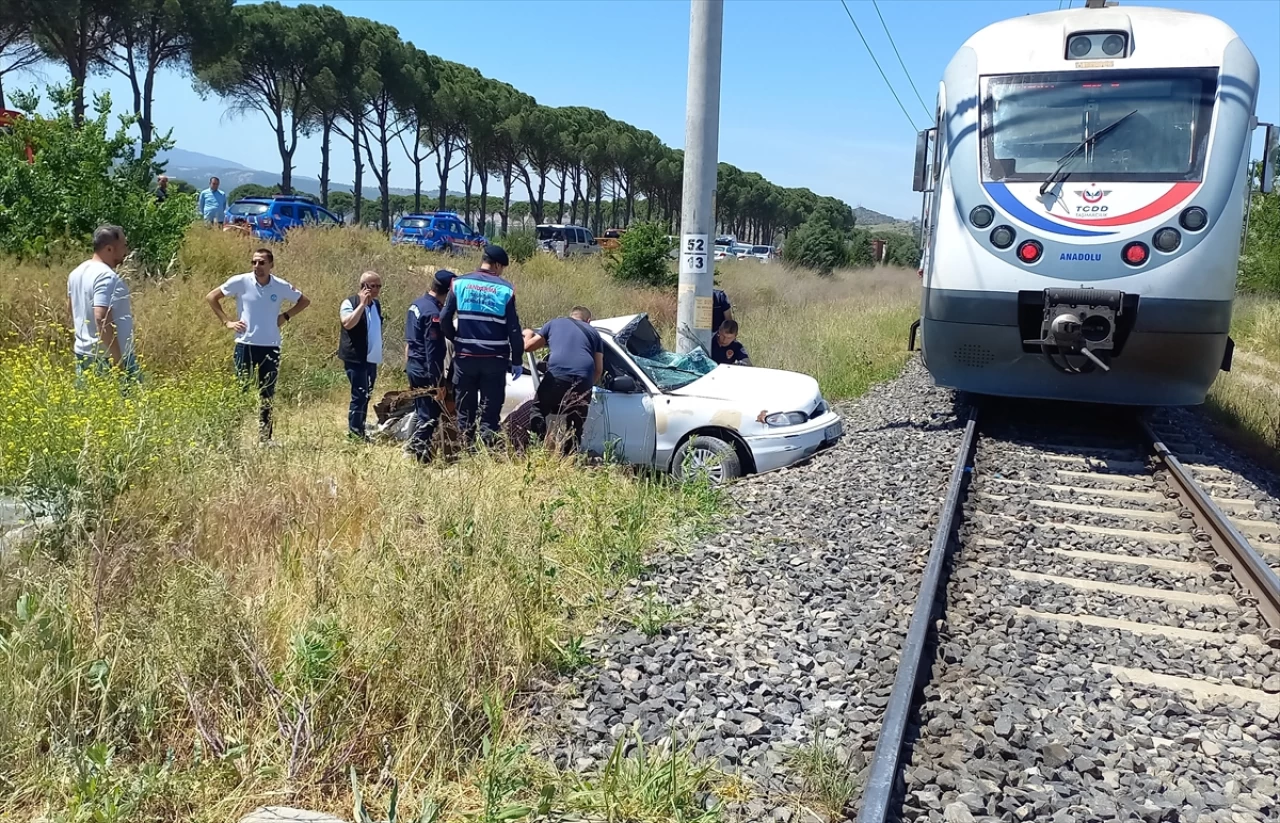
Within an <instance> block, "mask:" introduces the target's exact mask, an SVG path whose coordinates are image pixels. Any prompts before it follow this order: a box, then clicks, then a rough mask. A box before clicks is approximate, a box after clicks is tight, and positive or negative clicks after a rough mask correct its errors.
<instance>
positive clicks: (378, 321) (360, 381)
mask: <svg viewBox="0 0 1280 823" xmlns="http://www.w3.org/2000/svg"><path fill="white" fill-rule="evenodd" d="M381 294H382V277H381V275H379V274H378V273H377V272H376V271H367V272H365V273H364V274H362V275H360V291H359V293H357V294H353V295H351V296H350V297H348V298H347V299H346V300H344V301H342V308H341V309H340V310H339V311H338V319H339V320H340V321H341V323H342V326H341V328H340V329H339V331H338V359H339V360H341V361H342V367H343V369H345V370H346V372H347V380H349V381H351V405H350V407H349V408H348V409H347V434H348V436H350V437H351V438H353V439H355V440H368V439H369V436H368V435H367V434H365V430H364V423H365V418H367V417H368V416H369V398H371V397H372V396H373V385H374V383H376V382H377V380H378V364H379V363H381V362H382V302H381V301H380V300H379V299H378V297H379V295H381Z"/></svg>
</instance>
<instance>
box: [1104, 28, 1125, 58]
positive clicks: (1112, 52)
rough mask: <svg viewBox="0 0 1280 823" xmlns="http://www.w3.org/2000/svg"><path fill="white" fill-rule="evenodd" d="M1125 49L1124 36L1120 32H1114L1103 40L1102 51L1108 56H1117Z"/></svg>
mask: <svg viewBox="0 0 1280 823" xmlns="http://www.w3.org/2000/svg"><path fill="white" fill-rule="evenodd" d="M1122 51H1124V38H1123V37H1121V36H1120V35H1118V34H1113V35H1110V36H1109V37H1107V39H1106V40H1103V41H1102V53H1103V54H1105V55H1107V56H1108V57H1115V56H1116V55H1117V54H1119V53H1120V52H1122Z"/></svg>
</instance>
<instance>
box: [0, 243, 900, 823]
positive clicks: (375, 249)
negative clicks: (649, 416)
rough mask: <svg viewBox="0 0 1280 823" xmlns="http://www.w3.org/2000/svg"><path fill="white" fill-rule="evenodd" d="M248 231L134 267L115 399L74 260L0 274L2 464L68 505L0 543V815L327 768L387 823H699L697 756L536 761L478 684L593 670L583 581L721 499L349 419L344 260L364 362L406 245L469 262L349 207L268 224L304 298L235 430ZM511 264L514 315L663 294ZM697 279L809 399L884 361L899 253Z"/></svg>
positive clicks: (128, 808)
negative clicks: (87, 373)
mask: <svg viewBox="0 0 1280 823" xmlns="http://www.w3.org/2000/svg"><path fill="white" fill-rule="evenodd" d="M255 245H256V244H255V243H252V242H250V241H248V240H244V239H241V238H236V237H232V236H230V235H226V234H221V233H217V232H213V231H209V230H206V229H204V228H203V227H196V228H194V229H193V230H192V231H191V233H190V235H189V237H188V239H187V242H186V244H185V245H184V247H183V249H182V252H181V255H180V260H179V266H178V267H177V271H178V274H177V275H175V276H174V277H172V278H170V279H167V280H164V281H160V282H146V283H142V282H137V281H134V282H133V283H132V285H133V289H134V306H135V316H136V319H137V327H138V343H139V348H140V352H141V356H142V358H143V360H144V363H145V368H146V370H147V374H148V376H149V380H148V382H147V383H146V384H145V385H144V386H143V387H141V388H138V389H134V390H132V391H131V393H130V394H128V395H125V396H123V397H122V396H120V395H118V394H116V393H115V392H114V390H112V391H107V389H109V388H110V387H97V388H95V389H94V391H96V392H97V394H92V393H90V394H85V393H77V392H76V391H75V390H74V388H73V383H72V381H71V377H70V371H69V369H70V363H69V360H70V358H69V353H68V350H69V347H70V341H69V337H68V332H67V329H66V318H65V316H64V311H65V309H64V300H65V294H64V287H63V285H62V284H63V282H64V281H65V277H66V272H68V271H69V270H70V269H71V268H72V267H73V266H74V265H75V263H76V262H78V261H76V260H66V261H60V262H58V263H57V264H56V265H34V264H30V263H23V264H16V263H11V264H8V265H6V266H5V267H3V269H2V270H0V311H3V312H4V314H5V317H6V318H7V319H8V320H9V321H10V322H9V324H8V326H9V333H8V334H7V336H6V337H4V339H2V340H0V353H3V356H4V357H6V358H7V359H6V361H5V362H6V363H7V364H9V365H8V366H6V369H5V373H4V378H3V383H2V384H0V388H2V389H3V392H4V398H5V401H6V404H7V411H6V414H7V415H8V416H7V417H5V418H4V421H3V425H4V426H6V427H7V428H5V429H4V431H5V432H7V436H6V439H7V440H8V441H11V442H9V443H8V445H7V447H6V451H5V452H4V454H5V461H6V462H5V463H4V464H3V472H0V475H2V476H0V487H3V491H5V492H14V491H19V492H21V491H23V490H27V491H30V490H31V489H42V490H44V491H45V492H48V491H49V490H50V489H54V490H61V491H62V492H65V497H63V498H59V499H61V500H65V503H66V506H65V508H66V512H65V513H66V514H67V517H66V519H65V521H64V525H63V527H62V528H59V529H55V530H51V531H48V532H46V533H45V534H44V536H43V537H42V538H41V539H40V540H39V541H37V542H35V543H32V544H28V545H26V546H24V547H23V548H22V549H21V550H20V551H19V552H17V553H16V554H14V555H12V556H10V557H7V558H6V560H5V562H3V563H0V706H3V707H4V709H3V710H2V711H0V808H3V809H5V812H4V814H3V815H0V817H4V816H8V815H13V816H16V818H17V819H32V818H35V817H38V816H41V815H44V816H46V817H47V818H48V819H49V820H50V821H57V822H58V823H62V822H63V821H66V822H67V823H79V822H80V821H94V822H95V823H98V822H99V821H152V820H154V821H169V820H184V821H199V822H203V821H209V823H213V821H219V823H221V821H226V820H234V819H236V818H237V817H238V816H239V815H240V814H242V813H243V812H245V811H246V810H248V809H249V808H252V807H254V806H257V805H263V804H269V803H270V804H280V803H289V804H293V805H302V806H311V807H313V808H319V809H323V810H327V811H332V812H336V813H338V814H345V813H347V812H350V811H351V810H352V809H353V807H354V806H353V800H354V798H353V795H354V793H355V792H356V791H357V788H356V787H359V789H358V790H359V791H360V793H361V795H362V798H361V799H362V800H363V801H364V802H365V803H366V805H367V808H368V809H371V810H372V809H375V808H376V810H377V812H376V814H377V815H379V816H385V815H389V800H390V791H391V786H392V783H391V777H392V776H393V777H394V779H395V783H394V785H395V787H396V788H395V792H396V800H397V803H398V807H399V809H400V812H401V814H400V816H401V817H402V818H403V819H410V818H411V817H417V816H418V815H419V814H420V813H421V812H422V811H423V810H424V809H426V810H430V809H431V808H432V806H431V804H433V803H434V804H436V805H437V806H438V808H439V819H440V820H494V819H499V818H502V817H503V816H504V814H505V813H510V814H514V812H513V811H512V810H513V809H528V810H530V811H529V815H536V814H537V809H538V807H539V806H546V804H548V803H551V804H552V806H554V808H556V809H559V810H561V811H562V812H566V811H572V812H574V813H578V814H583V815H587V816H589V817H590V816H594V818H593V819H608V820H619V821H621V820H635V821H654V823H656V822H657V821H665V820H689V821H713V820H715V819H717V817H718V814H719V813H718V812H717V811H715V810H712V811H708V810H707V808H706V797H707V792H709V791H711V790H712V789H713V788H714V784H715V782H716V780H717V778H716V777H715V776H714V775H712V774H711V773H710V772H708V771H707V769H706V766H705V765H704V764H699V763H697V762H695V760H694V759H693V758H692V756H691V754H690V752H689V751H688V750H687V749H683V748H672V747H665V748H664V747H655V746H652V745H648V744H643V743H641V742H638V741H633V740H630V739H628V740H627V741H625V742H622V743H620V744H619V748H618V749H617V750H616V751H615V752H614V753H613V756H612V757H611V758H610V760H609V762H608V764H607V766H606V767H605V768H604V769H603V770H601V771H600V772H599V773H596V774H592V775H585V776H571V775H560V774H556V773H554V771H552V770H550V769H549V767H548V765H547V764H546V763H542V762H539V761H537V760H536V759H534V758H531V757H530V756H529V755H528V751H527V749H526V748H525V746H526V744H525V742H524V735H525V731H524V729H523V721H522V719H521V718H520V716H519V713H518V712H514V711H512V712H510V713H507V709H506V705H507V701H509V700H510V695H512V694H513V693H516V692H518V691H519V690H520V689H521V688H522V687H523V686H524V685H526V684H527V683H528V681H529V679H530V678H531V677H533V676H534V675H538V676H543V677H549V676H554V674H555V673H557V672H569V671H572V670H574V669H577V668H580V667H582V666H586V665H590V664H591V663H592V662H593V661H592V660H591V658H590V656H589V655H588V654H587V653H586V651H585V645H584V638H585V636H586V634H587V632H589V631H591V630H593V628H594V627H595V626H596V625H598V623H599V621H600V620H601V619H602V618H604V617H606V616H610V615H613V616H616V615H617V614H618V613H619V607H618V605H617V604H613V603H611V602H610V601H609V599H608V598H607V597H606V592H608V591H610V590H614V589H616V588H618V587H619V586H621V585H622V584H623V583H624V582H625V581H627V580H629V579H631V578H633V577H634V576H635V575H636V574H638V573H640V572H642V571H643V569H644V564H645V559H646V556H647V555H649V554H650V553H651V552H653V551H655V550H657V547H659V546H665V545H679V544H680V543H681V542H683V541H687V540H688V539H689V538H690V537H691V536H694V535H696V534H698V533H699V532H700V531H702V530H704V529H706V528H708V527H709V526H710V525H711V523H712V522H713V521H714V519H715V518H716V517H717V515H718V513H719V512H720V509H721V499H720V496H719V495H718V494H716V493H714V492H712V491H711V490H709V489H707V488H706V487H704V486H699V485H677V484H674V483H671V482H667V481H664V480H661V479H654V478H650V477H644V476H639V475H636V474H634V473H631V472H628V471H624V470H620V469H615V468H606V469H592V470H584V469H582V468H581V467H580V466H578V465H577V464H575V463H573V462H571V461H565V460H561V459H558V458H555V457H552V456H550V455H547V454H545V453H538V452H534V453H531V454H528V455H526V456H523V457H512V456H508V455H506V454H488V455H479V456H476V457H474V458H468V459H465V460H463V461H461V462H459V463H456V464H453V465H451V466H448V467H445V466H438V467H435V468H432V469H428V470H423V469H421V468H420V467H418V466H416V465H414V464H412V463H410V462H406V461H405V460H404V459H403V458H402V456H401V454H400V452H399V450H398V449H397V448H395V447H391V446H375V447H370V448H353V447H351V446H349V445H347V444H346V443H345V442H344V440H343V438H342V432H343V429H344V413H345V405H346V400H345V394H346V381H345V378H344V377H343V375H342V373H341V371H340V370H339V369H338V363H337V361H336V360H335V359H334V357H333V350H334V347H335V345H336V338H337V307H338V305H339V303H340V301H341V300H342V298H344V297H345V296H346V295H347V294H348V293H350V291H352V289H353V288H354V284H355V282H356V278H357V277H358V275H359V273H360V272H361V271H364V270H365V269H370V268H372V269H375V270H377V271H379V272H380V273H381V274H382V275H383V280H384V283H385V284H386V286H385V288H384V292H385V295H384V307H385V310H386V315H387V318H388V324H387V326H388V328H387V330H386V339H387V341H388V345H387V351H388V355H389V357H388V361H389V362H388V363H387V366H386V367H385V369H384V371H383V375H384V376H383V377H382V378H381V379H380V388H386V389H390V388H395V387H396V386H397V385H403V384H402V383H401V380H402V377H401V375H400V373H399V371H398V367H399V366H400V346H399V342H398V341H399V337H400V334H401V333H402V323H403V317H404V312H405V309H406V307H407V305H408V303H409V302H410V301H411V300H412V299H414V298H415V297H417V296H418V295H419V294H421V293H422V291H423V290H424V289H425V288H426V285H427V282H428V281H429V279H430V276H431V273H432V271H433V267H434V266H437V265H448V266H450V267H453V268H455V269H456V270H462V271H465V270H468V269H469V268H470V267H471V266H472V265H474V263H475V262H476V261H474V260H470V261H468V260H460V259H447V260H446V259H445V258H441V257H438V256H434V255H430V254H427V253H425V252H422V251H421V250H416V249H408V248H403V247H399V248H392V247H391V246H390V245H389V244H388V243H387V241H386V238H385V237H384V236H381V235H378V234H376V233H373V232H367V231H359V230H343V231H341V232H311V233H308V232H299V233H297V234H295V235H291V238H290V240H289V241H288V242H287V243H284V244H281V245H280V246H278V247H277V248H276V260H277V271H278V273H279V274H280V275H281V276H282V277H285V278H286V279H288V280H290V281H291V282H293V283H294V285H296V286H298V287H299V288H301V289H302V290H303V291H304V292H305V293H307V294H308V295H309V296H310V297H311V298H312V300H313V302H314V308H312V309H311V310H309V311H307V312H305V313H303V314H302V315H300V316H299V317H298V318H297V320H296V321H294V322H292V323H290V324H289V325H288V326H287V327H286V329H285V339H284V346H283V363H282V372H281V382H280V389H279V393H278V396H277V426H276V436H277V438H278V439H279V440H281V441H282V443H283V444H284V445H283V447H282V448H278V449H260V448H257V447H256V445H255V442H254V441H255V437H254V429H255V426H254V421H253V416H254V415H253V410H252V408H251V407H252V406H253V403H252V402H251V401H252V398H251V397H250V398H249V402H246V399H245V397H244V396H243V395H241V394H239V393H238V392H235V391H231V392H230V393H228V381H227V377H228V373H229V371H230V362H229V361H230V353H231V348H232V340H231V337H230V335H229V334H228V333H227V332H226V331H225V330H224V329H222V328H221V327H220V326H219V325H218V324H217V323H216V321H215V319H214V318H213V316H212V313H211V312H209V310H208V307H207V306H206V305H205V304H204V301H203V298H204V295H205V294H206V293H207V292H208V291H209V290H210V289H211V288H213V287H214V286H216V285H218V284H220V283H221V282H223V281H224V280H225V279H226V277H227V276H228V275H231V274H234V273H238V272H241V271H244V270H245V269H246V268H247V265H246V263H247V261H248V258H249V254H250V252H251V250H252V248H253V247H254V246H255ZM129 276H132V275H129ZM511 277H512V279H513V280H514V281H515V283H516V284H517V289H518V293H519V299H520V308H521V313H522V318H523V319H524V321H525V324H526V325H535V324H537V323H539V322H541V321H543V320H546V319H549V318H551V317H554V316H556V315H559V314H563V313H565V312H567V310H568V309H569V308H570V307H571V306H573V305H574V304H578V303H582V304H586V305H588V306H590V307H591V308H592V309H593V310H594V311H595V313H596V314H597V316H600V317H607V316H610V315H617V314H623V313H632V312H636V311H645V312H648V313H649V314H650V315H652V316H653V317H654V319H655V322H656V323H657V325H658V326H659V327H660V328H667V329H670V328H672V327H674V324H675V294H674V293H668V292H666V291H655V290H651V289H643V288H636V287H631V286H624V285H620V284H618V283H616V282H614V281H613V280H611V279H610V278H609V277H608V276H606V275H605V274H604V272H603V269H602V267H601V265H600V261H598V260H587V261H571V262H564V261H557V260H554V259H552V258H550V257H548V256H535V257H534V258H533V259H531V260H529V261H528V262H526V263H524V264H521V265H517V266H514V267H513V268H512V271H511ZM722 279H723V283H722V285H723V287H724V288H726V289H727V290H728V291H729V293H730V295H731V296H732V299H733V302H734V312H735V315H736V316H737V317H738V319H739V320H740V321H741V322H742V325H743V339H744V341H745V342H746V344H747V345H748V346H749V347H750V350H751V353H752V356H753V358H754V359H755V361H756V362H757V363H759V364H760V365H766V366H777V367H781V368H791V369H797V370H801V371H805V372H808V373H810V374H814V375H815V376H817V377H818V379H819V381H820V382H821V383H822V385H823V388H824V390H825V391H826V393H827V395H828V396H829V397H831V398H833V399H835V398H841V397H848V396H852V395H855V394H857V393H859V392H861V391H863V390H865V388H866V387H867V385H869V384H870V383H871V382H872V381H874V380H876V379H881V378H883V377H888V376H891V375H892V374H894V373H896V370H897V369H898V368H900V367H901V364H902V363H903V362H904V360H905V355H904V354H903V352H902V351H901V349H902V348H904V346H903V343H904V341H905V334H906V328H907V325H908V323H909V322H910V319H911V316H912V314H913V313H914V305H915V290H916V288H917V286H916V279H915V277H914V274H913V273H909V272H897V271H887V270H883V271H876V272H867V273H838V274H837V275H836V276H835V277H832V278H827V279H822V278H818V277H815V276H813V275H811V274H807V273H803V272H794V271H790V270H787V269H785V268H783V267H781V266H760V265H758V264H747V263H740V264H739V263H731V264H729V265H726V266H725V267H724V270H723V272H722ZM9 366H13V367H12V368H10V367H9ZM94 398H97V400H94ZM32 409H40V410H42V411H41V412H40V413H39V414H32V413H30V410H32ZM99 432H102V433H101V434H99ZM46 443H47V444H48V445H49V448H50V453H49V455H44V454H43V453H42V452H41V451H40V448H42V444H46ZM104 477H105V478H108V479H109V480H110V482H109V483H102V482H98V481H99V480H101V478H104ZM86 492H91V493H86ZM621 614H623V615H624V616H625V615H629V616H630V617H631V619H632V620H633V622H634V623H635V624H636V625H637V626H639V627H640V628H641V629H642V630H644V631H646V632H650V633H659V632H661V631H664V630H665V629H666V628H667V627H668V626H669V625H670V624H671V623H672V621H674V620H676V619H678V618H679V617H680V615H679V614H678V613H677V612H676V610H675V609H673V608H672V607H670V606H667V605H665V604H662V603H659V602H658V601H656V600H653V599H652V598H650V599H646V600H642V601H640V602H638V603H636V604H627V605H624V606H623V607H622V608H621ZM624 619H626V618H625V617H624ZM499 708H501V711H498V709H499ZM495 717H498V718H499V719H500V720H501V722H497V721H495ZM353 769H354V771H355V773H356V775H357V776H358V777H357V781H356V782H355V783H353V782H352V779H351V774H352V770H353ZM548 791H550V792H551V795H550V796H549V797H548V796H547V795H546V792H548ZM406 810H411V811H412V814H411V815H410V814H408V812H407V811H406ZM369 814H370V815H371V816H372V815H374V811H370V812H369ZM383 819H385V817H384V818H383ZM431 819H434V818H431Z"/></svg>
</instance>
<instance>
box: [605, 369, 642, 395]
mask: <svg viewBox="0 0 1280 823" xmlns="http://www.w3.org/2000/svg"><path fill="white" fill-rule="evenodd" d="M609 391H615V392H617V393H618V394H635V392H636V379H635V378H634V377H632V376H631V375H629V374H620V375H618V376H617V377H615V378H613V379H612V380H610V381H609Z"/></svg>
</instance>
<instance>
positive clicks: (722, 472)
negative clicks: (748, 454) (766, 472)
mask: <svg viewBox="0 0 1280 823" xmlns="http://www.w3.org/2000/svg"><path fill="white" fill-rule="evenodd" d="M672 474H674V475H675V476H676V477H678V478H680V479H681V480H687V479H692V478H695V477H705V478H706V479H707V481H708V482H710V483H711V485H713V486H719V485H722V484H724V483H727V482H729V481H730V480H733V479H735V478H738V477H741V476H742V459H741V458H739V457H738V450H737V449H735V448H734V447H733V444H732V443H726V442H724V441H723V440H721V439H720V438H718V437H707V436H705V435H694V436H693V437H691V438H689V439H688V440H686V441H685V442H684V445H682V446H681V447H680V448H679V449H677V450H676V458H675V464H674V465H673V466H672Z"/></svg>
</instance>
